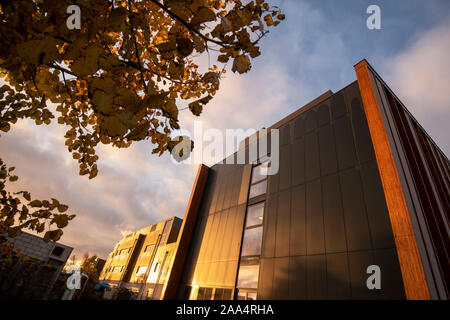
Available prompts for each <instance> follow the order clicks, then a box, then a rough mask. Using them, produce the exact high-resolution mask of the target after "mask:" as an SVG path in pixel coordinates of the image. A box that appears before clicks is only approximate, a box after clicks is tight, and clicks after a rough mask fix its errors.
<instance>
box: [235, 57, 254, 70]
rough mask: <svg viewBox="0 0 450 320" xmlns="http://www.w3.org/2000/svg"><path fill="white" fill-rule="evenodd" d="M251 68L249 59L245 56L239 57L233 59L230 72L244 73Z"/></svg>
mask: <svg viewBox="0 0 450 320" xmlns="http://www.w3.org/2000/svg"><path fill="white" fill-rule="evenodd" d="M250 68H251V64H250V59H249V57H248V56H246V55H240V56H237V57H236V58H234V61H233V67H232V68H231V70H232V71H233V72H236V71H237V72H239V73H245V72H247V71H249V70H250Z"/></svg>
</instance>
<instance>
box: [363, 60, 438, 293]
mask: <svg viewBox="0 0 450 320" xmlns="http://www.w3.org/2000/svg"><path fill="white" fill-rule="evenodd" d="M355 71H356V77H357V79H358V85H359V89H360V92H361V97H362V101H363V105H364V111H365V114H366V118H367V123H368V125H369V131H370V136H371V138H372V143H373V147H374V150H375V156H376V160H377V164H378V169H379V171H380V177H381V182H382V185H383V190H384V195H385V197H386V204H387V207H388V210H389V218H390V220H391V225H392V231H393V233H394V238H395V246H396V248H397V255H398V259H399V263H400V269H401V272H402V278H403V284H404V288H405V293H406V298H407V299H409V300H429V299H430V293H429V290H428V285H427V282H426V279H425V273H424V270H423V266H422V260H421V259H420V254H419V250H418V248H417V243H416V239H415V236H414V231H413V228H412V223H411V218H410V216H409V212H408V208H407V206H406V201H405V197H404V194H403V190H402V186H401V183H400V179H399V176H398V172H397V167H396V165H395V162H394V157H393V155H392V150H391V147H390V145H389V140H388V136H387V133H386V128H385V126H384V123H383V118H382V115H381V110H380V106H379V105H378V102H377V99H376V95H375V91H374V86H375V84H374V83H372V80H371V77H370V72H371V71H370V70H369V66H368V63H367V61H365V60H363V61H361V62H359V63H358V64H356V65H355Z"/></svg>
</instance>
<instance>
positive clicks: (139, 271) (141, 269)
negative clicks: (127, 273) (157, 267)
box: [136, 266, 147, 277]
mask: <svg viewBox="0 0 450 320" xmlns="http://www.w3.org/2000/svg"><path fill="white" fill-rule="evenodd" d="M146 272H147V266H140V267H139V268H138V269H137V271H136V276H138V277H139V276H142V275H144V274H145V273H146Z"/></svg>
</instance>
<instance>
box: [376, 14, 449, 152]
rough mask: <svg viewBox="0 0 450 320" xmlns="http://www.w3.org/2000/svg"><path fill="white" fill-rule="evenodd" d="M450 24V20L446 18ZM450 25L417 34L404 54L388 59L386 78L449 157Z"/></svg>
mask: <svg viewBox="0 0 450 320" xmlns="http://www.w3.org/2000/svg"><path fill="white" fill-rule="evenodd" d="M447 21H450V20H449V19H447ZM449 52H450V23H448V22H447V23H446V24H444V25H441V26H439V27H436V28H434V29H431V30H429V31H427V32H422V33H420V34H417V35H416V36H415V37H414V38H413V42H412V44H411V45H410V47H409V48H407V49H406V50H405V51H403V52H401V53H399V54H397V55H395V56H394V57H392V58H390V59H387V61H386V62H385V65H384V66H383V68H382V70H383V74H384V77H385V79H386V81H387V83H388V84H389V86H390V87H391V88H392V90H393V91H394V92H395V93H396V94H397V96H398V97H399V98H400V100H401V101H402V102H403V103H404V104H405V106H406V107H407V108H408V110H409V111H411V113H412V114H413V115H414V117H415V118H416V119H417V120H418V121H419V123H420V124H421V125H422V126H423V128H424V129H425V130H426V131H427V132H428V134H429V135H430V136H431V137H432V138H433V140H434V141H435V142H436V143H437V145H438V146H439V147H440V148H441V149H442V150H443V151H444V153H445V154H446V155H447V156H448V155H449V154H450V135H449V129H448V120H449V119H450V90H449V88H450V59H449Z"/></svg>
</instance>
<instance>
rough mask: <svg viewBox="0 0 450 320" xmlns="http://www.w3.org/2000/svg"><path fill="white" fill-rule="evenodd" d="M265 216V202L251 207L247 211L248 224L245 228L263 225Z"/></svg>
mask: <svg viewBox="0 0 450 320" xmlns="http://www.w3.org/2000/svg"><path fill="white" fill-rule="evenodd" d="M263 215H264V202H260V203H257V204H255V205H253V206H249V207H248V209H247V222H246V224H245V227H247V228H248V227H252V226H257V225H259V224H262V222H263Z"/></svg>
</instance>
